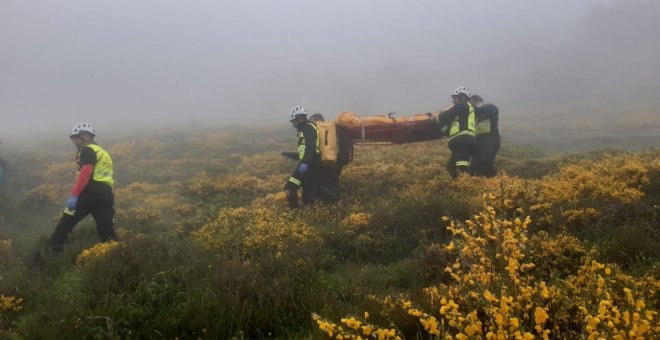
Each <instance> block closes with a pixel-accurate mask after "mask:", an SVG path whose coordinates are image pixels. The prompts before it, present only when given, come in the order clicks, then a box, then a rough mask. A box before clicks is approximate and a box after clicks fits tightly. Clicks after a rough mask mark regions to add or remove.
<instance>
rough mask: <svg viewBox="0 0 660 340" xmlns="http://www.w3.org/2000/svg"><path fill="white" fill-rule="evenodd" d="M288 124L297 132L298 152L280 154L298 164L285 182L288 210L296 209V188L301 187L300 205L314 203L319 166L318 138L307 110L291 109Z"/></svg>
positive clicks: (300, 107) (299, 107)
mask: <svg viewBox="0 0 660 340" xmlns="http://www.w3.org/2000/svg"><path fill="white" fill-rule="evenodd" d="M289 122H290V123H291V124H292V125H293V127H294V128H296V129H297V130H298V151H297V152H282V156H284V157H288V158H292V159H297V160H299V161H300V162H299V163H298V165H297V166H296V169H295V170H294V171H293V174H292V175H291V177H289V179H288V180H287V181H286V184H285V185H284V191H286V193H287V201H288V202H289V208H291V209H295V208H298V188H300V187H302V203H303V204H304V205H308V204H312V203H314V201H315V199H316V190H317V186H318V178H317V175H318V174H317V171H318V168H319V165H320V152H321V151H320V149H319V136H318V132H317V129H316V125H314V123H313V122H311V121H309V120H307V110H305V108H304V107H302V106H296V107H294V108H293V109H291V112H290V114H289Z"/></svg>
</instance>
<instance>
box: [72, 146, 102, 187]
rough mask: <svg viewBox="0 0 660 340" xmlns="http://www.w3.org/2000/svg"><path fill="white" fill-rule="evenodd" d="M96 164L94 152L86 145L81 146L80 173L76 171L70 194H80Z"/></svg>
mask: <svg viewBox="0 0 660 340" xmlns="http://www.w3.org/2000/svg"><path fill="white" fill-rule="evenodd" d="M95 165H96V153H95V152H94V150H92V149H91V148H88V147H83V148H82V149H81V150H80V163H79V164H78V166H80V173H78V180H77V181H76V183H75V184H74V185H73V188H71V196H76V197H77V196H80V193H81V192H82V191H83V190H84V189H85V187H86V186H87V184H89V182H90V179H91V178H92V174H93V173H94V166H95Z"/></svg>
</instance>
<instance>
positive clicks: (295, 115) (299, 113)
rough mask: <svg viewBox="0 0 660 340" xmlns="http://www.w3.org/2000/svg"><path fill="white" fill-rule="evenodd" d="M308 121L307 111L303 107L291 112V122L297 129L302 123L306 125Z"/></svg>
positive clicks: (297, 107)
mask: <svg viewBox="0 0 660 340" xmlns="http://www.w3.org/2000/svg"><path fill="white" fill-rule="evenodd" d="M306 121H307V110H305V108H304V107H302V106H301V105H298V106H295V107H294V108H293V109H291V111H290V112H289V122H290V123H291V124H292V125H293V127H297V126H298V125H300V123H304V122H306Z"/></svg>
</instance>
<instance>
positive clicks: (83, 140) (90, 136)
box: [69, 123, 96, 148]
mask: <svg viewBox="0 0 660 340" xmlns="http://www.w3.org/2000/svg"><path fill="white" fill-rule="evenodd" d="M95 135H96V134H95V132H94V128H93V127H92V125H91V124H89V123H80V124H76V125H75V126H74V127H73V128H72V129H71V134H70V135H69V138H71V141H72V142H73V144H75V145H76V146H77V147H78V148H80V147H82V146H84V145H87V144H89V143H91V142H93V141H94V136H95Z"/></svg>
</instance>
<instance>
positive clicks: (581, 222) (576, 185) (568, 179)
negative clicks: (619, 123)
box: [452, 152, 659, 227]
mask: <svg viewBox="0 0 660 340" xmlns="http://www.w3.org/2000/svg"><path fill="white" fill-rule="evenodd" d="M657 157H658V153H657V152H648V153H640V154H634V155H629V154H621V155H609V156H606V157H604V158H602V159H599V160H596V161H594V160H589V159H582V160H580V161H579V162H577V163H569V164H565V165H563V166H561V167H560V169H559V171H558V172H556V173H552V174H549V175H546V176H544V177H543V178H541V179H521V178H516V177H510V176H507V175H506V174H503V175H499V176H497V177H494V178H474V177H468V176H466V177H462V178H460V179H459V180H458V181H456V182H455V183H453V184H452V185H453V187H455V188H456V189H458V190H461V191H464V192H468V193H469V192H471V193H473V198H472V200H471V205H472V206H473V207H474V208H475V209H476V208H477V207H478V206H479V204H480V202H481V199H482V197H481V196H482V194H483V192H485V191H488V192H491V193H492V194H493V195H495V198H496V199H494V200H493V203H492V206H493V207H494V208H495V209H497V210H498V211H500V212H502V213H509V212H512V211H513V210H515V209H514V207H515V208H523V209H525V210H526V211H528V212H529V213H530V216H531V217H532V218H534V220H535V221H536V222H537V223H538V224H540V225H563V226H569V227H585V226H587V225H589V224H590V223H593V222H594V221H596V220H597V219H598V218H601V217H603V216H605V215H606V214H612V213H614V214H616V213H620V212H623V211H624V210H625V209H624V208H625V207H631V206H633V205H634V204H636V203H638V202H639V201H640V200H641V199H642V198H643V197H644V195H645V192H646V191H647V190H648V188H649V184H650V180H649V175H650V174H655V173H657V172H658V171H659V170H658V169H659V166H658V165H657V163H658V162H657Z"/></svg>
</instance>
